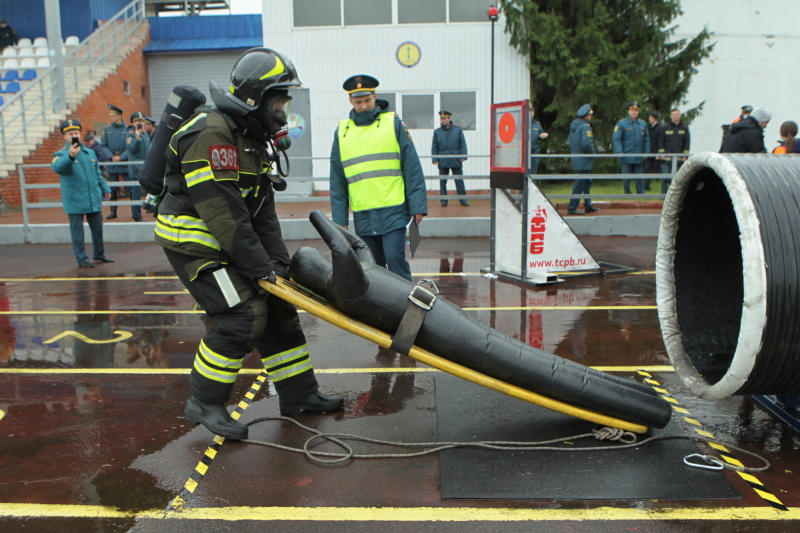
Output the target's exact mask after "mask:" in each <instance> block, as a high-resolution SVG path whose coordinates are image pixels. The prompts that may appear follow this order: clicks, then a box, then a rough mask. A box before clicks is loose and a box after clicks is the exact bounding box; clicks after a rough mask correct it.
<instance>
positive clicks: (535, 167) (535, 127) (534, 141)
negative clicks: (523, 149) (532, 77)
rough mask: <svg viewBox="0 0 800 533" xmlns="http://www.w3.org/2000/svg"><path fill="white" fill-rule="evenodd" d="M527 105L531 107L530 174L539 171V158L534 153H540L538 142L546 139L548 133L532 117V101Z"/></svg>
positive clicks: (533, 113)
mask: <svg viewBox="0 0 800 533" xmlns="http://www.w3.org/2000/svg"><path fill="white" fill-rule="evenodd" d="M529 106H530V109H531V137H530V140H531V142H530V144H531V161H530V163H531V164H530V167H529V170H530V173H531V174H537V173H538V172H539V158H538V157H536V154H540V153H542V147H541V145H540V144H539V143H540V142H541V141H544V140H545V139H547V137H549V135H550V134H549V133H547V132H546V131H544V128H543V127H542V124H541V123H540V122H539V121H538V120H536V118H534V117H535V115H536V110H535V109H534V107H533V103H532V102H530V103H529Z"/></svg>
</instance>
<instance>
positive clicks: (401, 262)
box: [330, 74, 428, 281]
mask: <svg viewBox="0 0 800 533" xmlns="http://www.w3.org/2000/svg"><path fill="white" fill-rule="evenodd" d="M342 87H343V88H344V90H345V91H346V92H347V94H348V97H349V98H350V104H351V105H352V106H353V109H351V110H350V117H349V118H347V119H345V120H342V121H341V122H339V126H338V127H337V128H336V132H335V133H334V136H333V147H332V149H331V167H330V168H331V170H330V195H331V211H332V214H333V221H334V222H336V223H337V224H339V225H340V226H344V227H347V225H348V223H349V216H348V205H349V207H350V209H351V210H352V211H353V222H354V224H355V232H356V234H357V235H358V236H359V237H361V238H362V239H363V240H364V242H365V243H366V244H367V246H369V249H370V251H371V252H372V255H373V256H374V258H375V262H376V264H378V265H380V266H385V267H387V268H388V269H389V270H390V271H391V272H394V273H395V274H397V275H398V276H401V277H403V278H405V279H407V280H409V281H411V267H410V265H409V264H408V260H407V259H406V255H405V243H406V226H407V225H408V223H409V221H411V220H412V219H413V222H414V223H415V224H417V225H419V224H421V223H422V217H424V216H425V215H427V214H428V206H427V198H426V195H427V192H426V190H425V176H424V175H423V173H422V165H420V162H419V156H418V155H417V150H416V148H414V142H413V141H412V140H411V135H410V134H409V133H408V129H406V126H405V124H403V121H402V120H401V119H400V117H398V116H397V114H396V113H394V112H393V111H387V108H388V107H389V102H387V101H386V100H380V99H377V98H376V96H375V89H376V88H377V87H378V80H376V79H375V78H373V77H372V76H367V75H363V74H360V75H356V76H351V77H349V78H347V79H346V80H345V82H344V84H343V85H342ZM381 126H383V127H381ZM387 126H388V127H387Z"/></svg>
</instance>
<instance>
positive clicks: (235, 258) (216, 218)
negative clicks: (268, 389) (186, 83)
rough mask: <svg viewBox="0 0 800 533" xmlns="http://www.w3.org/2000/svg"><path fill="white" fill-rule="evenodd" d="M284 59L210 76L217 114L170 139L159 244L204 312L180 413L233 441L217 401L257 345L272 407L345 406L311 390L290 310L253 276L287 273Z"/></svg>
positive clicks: (290, 81)
mask: <svg viewBox="0 0 800 533" xmlns="http://www.w3.org/2000/svg"><path fill="white" fill-rule="evenodd" d="M299 86H300V80H299V79H298V77H297V72H296V71H295V69H294V66H293V65H292V63H291V61H289V59H288V58H286V57H285V56H282V55H281V54H279V53H277V52H275V51H273V50H270V49H267V48H254V49H251V50H248V51H247V52H245V53H244V54H243V55H242V56H240V57H239V59H238V60H237V61H236V64H235V65H234V67H233V71H232V73H231V82H230V90H229V92H223V91H222V89H220V88H219V87H218V86H217V85H216V84H215V83H213V82H212V83H211V98H212V100H213V101H214V104H215V105H216V106H217V108H216V109H208V110H206V111H203V112H200V113H197V114H195V115H194V116H192V117H191V118H189V119H188V120H187V121H186V122H184V123H183V125H182V126H181V127H180V129H178V131H177V132H176V133H175V134H174V135H173V136H172V139H171V140H170V144H169V148H168V149H167V150H166V152H167V162H166V175H165V183H164V184H165V187H166V191H167V192H166V193H165V194H162V195H161V197H160V203H159V205H158V216H157V219H156V242H157V243H158V244H160V245H161V246H162V247H163V248H164V253H165V254H166V256H167V259H168V260H169V262H170V264H171V265H172V267H173V268H174V269H175V272H176V274H177V275H178V277H179V278H180V280H181V282H182V283H183V284H184V285H185V286H186V288H187V289H188V290H189V293H191V295H192V296H193V297H194V299H195V300H196V301H197V303H198V304H199V306H200V307H201V308H202V309H203V310H204V311H205V312H206V313H207V314H208V316H209V317H210V319H211V326H210V327H209V329H208V331H207V332H206V334H205V336H204V337H203V339H202V340H201V341H200V347H199V348H198V350H197V354H196V356H195V361H194V365H193V368H192V373H191V379H190V382H191V391H192V395H191V397H190V398H189V400H188V402H187V403H186V408H185V410H184V417H185V418H186V419H187V420H189V421H190V422H193V423H200V424H203V425H204V426H205V427H206V428H208V429H209V430H211V431H212V432H213V433H216V434H218V435H221V436H223V437H226V438H229V439H236V440H241V439H245V438H247V434H248V431H247V426H245V425H243V424H241V423H239V422H237V421H235V420H233V418H231V416H230V414H229V413H228V411H227V409H226V408H225V403H226V402H227V401H228V398H229V396H230V394H231V391H232V389H233V384H234V382H235V381H236V375H237V373H238V372H239V369H240V368H241V367H242V363H243V361H244V358H245V356H246V355H247V354H248V353H250V352H251V351H252V350H253V348H257V349H258V351H259V353H260V355H261V361H262V363H263V364H264V367H265V369H266V370H267V372H268V373H269V376H270V378H271V380H272V382H273V384H274V385H275V389H276V390H277V392H278V395H279V402H280V412H281V414H283V415H295V414H299V413H302V412H304V411H306V412H329V411H335V410H338V409H341V408H342V405H343V401H342V397H341V396H334V395H326V394H323V393H321V392H320V391H319V385H318V383H317V379H316V377H315V376H314V369H313V366H312V364H311V360H310V357H309V353H308V345H307V344H306V338H305V335H304V334H303V330H302V328H301V327H300V320H299V318H298V315H297V310H296V309H295V308H294V306H293V305H291V304H289V303H287V302H285V301H283V300H281V299H279V298H277V297H275V296H268V295H266V293H265V291H263V289H261V288H260V286H259V284H258V282H259V280H266V281H267V282H270V283H275V282H276V274H277V275H279V276H282V277H284V278H288V270H287V269H288V265H289V253H288V251H287V249H286V244H285V243H284V241H283V237H282V236H281V228H280V224H279V222H278V216H277V214H276V213H275V195H274V192H273V188H272V186H271V183H272V181H271V180H270V178H269V177H268V175H267V174H268V173H269V172H270V171H271V168H270V167H271V162H270V158H268V155H267V150H270V152H271V153H272V154H273V156H274V157H275V159H277V157H278V155H277V153H276V152H275V150H276V147H283V148H286V147H287V145H288V142H287V141H288V136H287V134H288V130H287V129H286V124H287V116H288V114H289V103H290V102H291V99H292V98H291V96H289V91H288V89H289V88H290V87H299Z"/></svg>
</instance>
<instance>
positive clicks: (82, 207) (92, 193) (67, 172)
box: [50, 119, 114, 268]
mask: <svg viewBox="0 0 800 533" xmlns="http://www.w3.org/2000/svg"><path fill="white" fill-rule="evenodd" d="M59 131H61V134H62V135H63V136H64V140H65V141H66V146H64V148H62V149H61V150H59V151H58V152H56V153H55V154H53V161H52V163H50V168H52V169H53V171H54V172H56V173H57V174H58V175H59V177H60V178H61V203H62V205H63V206H64V212H65V213H66V214H67V217H68V218H69V233H70V236H71V238H72V251H73V253H74V254H75V259H76V260H77V261H78V266H79V267H82V268H92V267H94V263H92V262H91V261H89V256H87V255H86V250H85V246H84V240H83V217H84V216H85V217H86V222H88V223H89V229H90V230H91V233H92V252H93V253H92V255H93V256H94V260H95V261H99V262H101V263H113V262H114V260H113V259H109V258H108V257H106V254H105V246H104V245H103V213H102V212H101V207H102V202H103V200H108V199H109V198H110V197H111V189H110V188H109V186H108V184H107V183H106V180H104V179H103V174H102V172H100V165H98V163H97V155H96V154H95V152H94V151H93V150H91V149H90V148H87V147H86V146H84V145H83V144H81V123H80V122H78V121H77V120H75V119H67V120H65V121H63V122H62V123H61V127H60V130H59Z"/></svg>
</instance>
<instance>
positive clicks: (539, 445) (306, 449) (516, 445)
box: [241, 416, 771, 472]
mask: <svg viewBox="0 0 800 533" xmlns="http://www.w3.org/2000/svg"><path fill="white" fill-rule="evenodd" d="M275 421H277V422H290V423H292V424H294V425H295V426H297V427H299V428H301V429H303V430H304V431H307V432H309V433H312V434H313V435H312V436H311V437H309V438H308V439H306V441H305V442H304V443H303V447H302V448H295V447H292V446H284V445H282V444H277V443H274V442H265V441H260V440H255V439H244V440H242V441H241V442H246V443H248V444H257V445H259V446H267V447H269V448H276V449H279V450H284V451H288V452H292V453H301V454H304V455H305V456H306V457H307V458H308V460H309V461H311V462H313V463H315V464H318V465H321V466H342V465H344V464H345V463H347V462H349V461H351V460H353V459H404V458H410V457H422V456H424V455H430V454H433V453H438V452H441V451H443V450H451V449H455V448H479V449H485V450H498V451H550V452H592V451H594V452H596V451H610V450H624V449H627V448H638V447H639V446H643V445H645V444H649V443H651V442H655V441H659V440H669V439H685V440H691V441H695V442H705V443H714V444H717V445H722V446H725V447H726V448H729V449H731V450H736V451H737V452H741V453H743V454H746V455H749V456H751V457H754V458H756V459H758V460H759V461H761V462H762V463H764V464H763V466H758V467H746V466H737V465H733V464H730V463H727V462H722V461H718V460H717V461H715V464H721V465H722V467H723V468H726V469H728V470H735V471H737V472H763V471H765V470H768V469H769V468H770V467H771V465H770V462H769V461H768V460H767V459H765V458H764V457H761V456H760V455H758V454H755V453H753V452H750V451H747V450H745V449H742V448H739V447H738V446H733V445H731V444H726V443H722V442H719V441H717V440H715V439H709V438H706V437H699V436H692V435H654V436H652V437H648V438H646V439H644V440H641V441H639V440H638V437H637V436H636V434H635V433H631V432H629V431H623V430H621V429H618V428H611V427H596V428H594V429H593V430H592V431H591V432H590V433H581V434H578V435H571V436H569V437H560V438H556V439H550V440H544V441H538V442H514V441H478V442H393V441H387V440H381V439H373V438H369V437H362V436H359V435H350V434H347V433H323V432H321V431H318V430H316V429H314V428H311V427H308V426H306V425H303V424H301V423H300V422H298V421H297V420H294V419H292V418H287V417H284V416H278V417H262V418H256V419H255V420H251V421H250V422H248V423H247V424H246V425H247V426H252V425H255V424H259V423H262V422H275ZM588 438H593V439H595V440H600V441H609V442H619V443H620V444H615V445H611V446H591V447H565V446H549V445H551V444H556V443H562V444H563V443H566V442H572V441H576V440H581V439H588ZM321 441H324V442H329V443H333V444H335V445H336V446H338V447H340V448H341V449H342V450H344V451H342V452H325V451H319V450H312V447H313V446H316V445H317V444H318V443H320V442H321ZM345 441H356V442H365V443H370V444H377V445H381V446H391V447H397V448H425V449H424V450H421V451H418V452H410V453H370V454H357V453H355V451H354V450H353V447H352V446H350V445H349V444H348V443H347V442H345ZM702 457H704V458H706V459H707V460H708V457H709V456H702ZM693 466H697V465H693Z"/></svg>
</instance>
